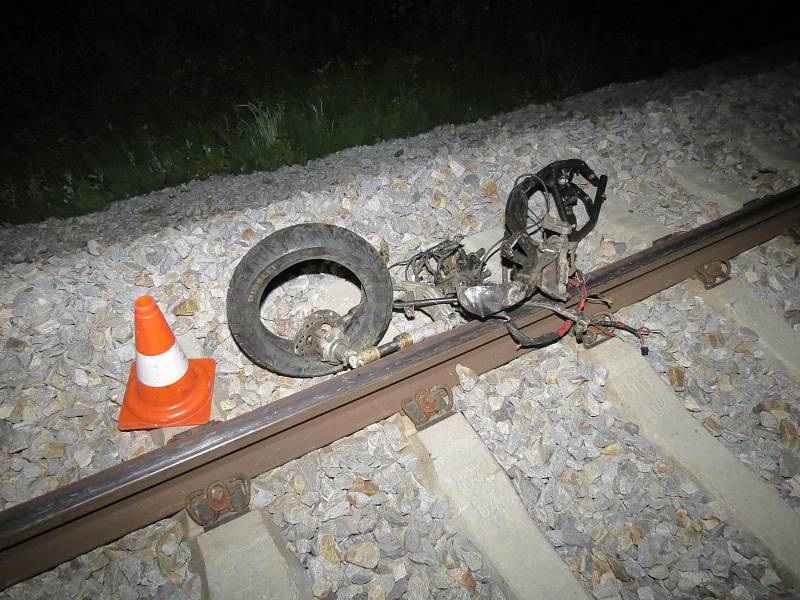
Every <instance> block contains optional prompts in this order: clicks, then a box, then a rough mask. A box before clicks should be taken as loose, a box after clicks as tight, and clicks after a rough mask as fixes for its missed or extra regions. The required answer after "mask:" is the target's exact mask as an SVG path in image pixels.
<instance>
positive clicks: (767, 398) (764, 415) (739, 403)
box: [621, 283, 800, 510]
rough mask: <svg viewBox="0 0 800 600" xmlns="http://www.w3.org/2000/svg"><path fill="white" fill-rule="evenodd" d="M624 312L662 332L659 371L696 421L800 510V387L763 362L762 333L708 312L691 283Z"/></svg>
mask: <svg viewBox="0 0 800 600" xmlns="http://www.w3.org/2000/svg"><path fill="white" fill-rule="evenodd" d="M795 285H796V284H795ZM621 314H622V315H623V316H624V319H626V320H627V321H629V322H633V323H637V324H638V323H646V324H647V326H648V327H651V328H653V329H660V330H662V331H663V332H664V334H665V335H664V337H660V336H651V337H650V338H649V346H650V348H651V352H650V353H649V355H648V357H647V359H648V361H649V362H650V364H651V365H652V366H653V368H654V369H655V370H656V371H657V372H658V373H659V374H660V375H661V377H662V379H663V380H664V381H665V382H666V383H668V384H669V385H671V387H672V389H673V390H675V393H676V394H677V395H678V396H679V397H680V398H682V399H683V402H684V406H685V407H686V409H687V410H688V411H689V412H690V413H691V414H692V416H693V417H695V418H696V419H698V420H699V421H700V422H702V423H703V425H704V427H705V428H706V429H707V430H708V431H710V432H711V433H712V434H713V435H714V436H716V437H718V438H719V440H720V441H721V442H722V443H723V444H725V446H727V447H728V449H729V450H730V451H731V452H732V453H733V454H734V455H735V456H737V457H738V458H739V459H740V460H741V461H742V462H744V463H745V464H746V465H747V466H748V467H750V468H751V469H752V470H753V471H755V472H756V473H758V474H759V475H760V476H761V477H763V478H764V479H765V480H766V481H768V482H769V483H770V484H772V485H773V486H775V488H776V490H777V491H778V492H779V493H780V494H781V496H783V498H784V499H785V500H786V501H787V503H788V504H789V505H790V506H792V507H794V508H795V510H800V443H798V437H797V430H798V427H800V382H798V381H796V380H794V379H792V378H791V377H790V376H789V375H787V374H786V373H785V372H784V371H783V370H782V369H781V368H780V366H779V365H776V364H774V363H773V362H772V361H771V360H770V359H769V358H768V357H767V356H765V351H764V349H763V348H761V347H760V345H759V343H758V340H759V335H758V332H756V331H753V330H752V329H749V328H747V327H742V326H739V325H737V324H736V323H734V322H732V321H731V320H729V319H727V318H725V317H724V316H723V315H720V314H719V313H717V312H715V311H714V310H712V309H710V308H708V307H706V306H705V305H704V304H703V298H702V295H701V296H695V295H694V293H693V292H692V291H691V289H690V287H689V285H688V284H686V283H682V284H679V285H677V286H675V287H673V288H671V289H669V290H665V291H664V292H662V293H661V294H658V295H656V296H653V297H651V298H649V299H647V300H645V301H644V302H641V303H639V304H637V305H635V306H632V307H628V308H626V309H624V310H622V311H621Z"/></svg>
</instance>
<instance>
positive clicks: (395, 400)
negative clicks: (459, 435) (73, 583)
mask: <svg viewBox="0 0 800 600" xmlns="http://www.w3.org/2000/svg"><path fill="white" fill-rule="evenodd" d="M799 220H800V186H798V187H794V188H792V189H789V190H787V191H785V192H782V193H780V194H776V195H773V196H767V197H764V198H759V199H756V200H753V201H751V202H749V203H747V205H745V207H744V208H742V209H741V210H739V211H737V212H735V213H731V214H730V215H726V216H724V217H722V218H720V219H717V220H716V221H713V222H711V223H708V224H706V225H703V226H700V227H697V228H695V229H692V230H691V231H688V232H686V233H682V234H677V235H672V236H668V237H667V238H664V239H662V240H658V241H656V242H655V243H654V244H653V246H651V247H650V248H648V249H646V250H643V251H641V252H638V253H636V254H633V255H631V256H628V257H626V258H623V259H622V260H619V261H617V262H615V263H613V264H610V265H608V266H606V267H603V268H601V269H598V270H596V271H594V272H593V273H591V275H590V278H589V282H590V285H589V290H590V292H592V293H600V294H603V295H604V296H606V297H608V298H611V299H612V300H613V302H614V308H615V309H618V308H621V307H623V306H627V305H629V304H632V303H635V302H638V301H640V300H643V299H644V298H647V297H648V296H651V295H653V294H655V293H657V292H659V291H661V290H663V289H666V288H668V287H670V286H672V285H674V284H676V283H678V282H680V281H682V280H684V279H686V278H688V277H691V276H692V275H693V274H694V273H695V270H696V269H697V268H699V267H701V266H703V265H705V264H707V263H709V262H712V261H715V260H720V259H727V258H731V257H733V256H736V255H737V254H740V253H741V252H743V251H745V250H747V249H749V248H752V247H754V246H756V245H758V244H761V243H763V242H765V241H767V240H769V239H771V238H773V237H775V236H776V235H779V234H780V233H782V232H783V231H785V230H786V229H787V228H788V227H789V226H790V225H791V224H793V223H795V222H797V221H799ZM572 304H573V305H574V304H575V301H573V302H572ZM588 306H589V307H590V308H589V311H591V307H592V305H588ZM597 310H600V307H598V308H597ZM512 314H513V317H514V320H515V322H516V323H517V325H518V326H519V327H520V329H521V330H522V331H523V332H524V333H525V334H526V335H528V336H531V337H533V336H537V335H541V334H543V333H546V332H550V331H554V330H556V329H557V328H558V327H559V326H560V325H561V324H562V322H563V321H562V320H561V319H560V318H559V317H556V316H554V315H553V314H552V313H550V312H548V311H545V310H541V309H533V308H531V307H527V306H525V305H523V306H521V307H520V308H518V309H516V310H515V311H513V313H512ZM525 352H527V351H526V350H521V349H518V348H517V346H516V344H515V343H514V342H513V340H512V339H511V338H510V337H509V335H508V334H507V332H506V329H505V327H504V326H503V324H502V323H501V322H498V321H496V320H489V321H483V322H481V321H472V322H470V323H467V324H465V325H462V326H460V327H458V328H457V329H455V330H453V331H451V332H449V333H445V334H441V335H438V336H436V337H434V338H431V339H429V340H426V341H424V342H422V343H420V344H419V345H416V346H412V347H411V348H409V349H407V350H403V351H402V352H399V353H397V354H394V355H391V356H388V357H386V358H383V359H381V360H379V361H377V362H375V363H372V364H370V365H367V366H366V367H363V368H360V369H357V370H355V371H350V372H347V373H343V374H341V375H339V376H337V377H334V378H331V379H329V380H327V381H324V382H322V383H320V384H317V385H315V386H313V387H310V388H308V389H305V390H302V391H300V392H298V393H296V394H293V395H291V396H289V397H286V398H283V399H280V400H277V401H275V402H273V403H271V404H269V405H268V406H264V407H261V408H257V409H255V410H253V411H251V412H249V413H247V414H244V415H241V416H238V417H236V418H234V419H231V420H230V421H225V422H216V423H210V424H208V425H204V426H201V427H197V428H195V429H193V430H192V431H191V433H190V435H188V436H186V437H182V436H178V437H176V438H175V439H173V440H172V441H171V442H170V443H168V444H166V445H165V446H163V447H161V448H159V449H157V450H153V451H152V452H148V453H147V454H144V455H141V456H139V457H136V458H134V459H132V460H129V461H127V462H125V463H122V464H120V465H117V466H114V467H112V468H110V469H106V470H105V471H102V472H99V473H96V474H94V475H91V476H89V477H85V478H83V479H81V480H79V481H76V482H74V483H70V484H68V485H66V486H64V487H62V488H59V489H57V490H54V491H52V492H49V493H47V494H44V495H42V496H39V497H38V498H34V499H32V500H29V501H27V502H24V503H22V504H18V505H16V506H13V507H12V508H9V509H7V510H4V511H2V512H0V589H4V588H6V587H8V586H10V585H13V584H14V583H17V582H19V581H22V580H25V579H27V578H29V577H32V576H34V575H37V574H39V573H42V572H44V571H46V570H48V569H50V568H52V567H55V566H56V565H58V564H60V563H62V562H64V561H67V560H70V559H72V558H74V557H76V556H79V555H80V554H83V553H85V552H88V551H89V550H91V549H93V548H96V547H98V546H101V545H103V544H106V543H108V542H111V541H113V540H116V539H118V538H120V537H121V536H123V535H125V534H126V533H129V532H131V531H134V530H136V529H140V528H142V527H145V526H147V525H149V524H151V523H154V522H155V521H157V520H159V519H161V518H164V517H167V516H170V515H173V514H175V513H177V512H178V511H180V510H181V509H182V508H183V507H184V502H185V498H186V496H187V495H188V494H189V493H191V492H194V491H195V490H199V489H205V488H206V486H208V485H209V484H210V483H212V482H214V481H217V480H225V479H226V478H227V477H229V476H230V475H232V474H234V473H243V474H245V475H247V476H248V477H254V476H256V475H259V474H261V473H264V472H266V471H269V470H270V469H273V468H275V467H277V466H280V465H282V464H284V463H286V462H288V461H290V460H292V459H294V458H297V457H299V456H302V455H304V454H306V453H308V452H311V451H312V450H315V449H317V448H321V447H323V446H325V445H327V444H330V443H331V442H333V441H335V440H337V439H339V438H342V437H344V436H346V435H349V434H351V433H353V432H355V431H358V430H360V429H362V428H364V427H366V426H367V425H369V424H371V423H374V422H376V421H379V420H381V419H384V418H386V417H389V416H390V415H392V414H394V413H396V412H398V411H399V410H400V405H401V402H402V401H403V400H404V399H406V398H408V397H411V396H413V395H414V394H415V393H416V392H418V391H420V390H423V389H427V388H430V387H432V386H434V385H446V386H451V385H455V384H456V383H457V381H458V379H457V377H456V373H455V366H456V365H457V364H463V365H466V366H469V367H471V368H472V369H474V370H475V371H476V372H478V373H484V372H486V371H489V370H491V369H494V368H496V367H499V366H501V365H503V364H505V363H507V362H509V361H511V360H513V359H514V358H516V357H518V356H521V355H522V354H524V353H525Z"/></svg>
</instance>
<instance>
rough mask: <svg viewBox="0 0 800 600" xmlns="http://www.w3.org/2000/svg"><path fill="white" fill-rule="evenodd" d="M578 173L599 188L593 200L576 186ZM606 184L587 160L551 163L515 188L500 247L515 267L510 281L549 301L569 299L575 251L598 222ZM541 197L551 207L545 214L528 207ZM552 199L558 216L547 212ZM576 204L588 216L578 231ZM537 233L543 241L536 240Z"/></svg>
mask: <svg viewBox="0 0 800 600" xmlns="http://www.w3.org/2000/svg"><path fill="white" fill-rule="evenodd" d="M575 175H581V176H582V177H583V178H584V179H585V180H586V181H588V182H589V183H590V184H591V185H593V186H594V187H596V188H597V190H596V192H595V196H594V199H592V198H590V197H589V196H588V194H586V192H584V191H583V190H582V189H581V188H580V187H578V185H577V184H575V183H574V182H573V179H574V177H575ZM607 182H608V178H607V177H606V176H605V175H603V176H601V177H598V176H597V175H595V173H594V171H592V170H591V169H590V168H589V166H588V165H587V164H586V163H585V162H583V161H582V160H578V159H572V160H562V161H557V162H554V163H551V164H549V165H547V166H546V167H544V168H543V169H541V170H540V171H539V172H538V173H536V174H535V175H529V176H526V177H523V178H522V179H521V181H519V182H518V183H517V184H516V185H515V186H514V189H512V190H511V193H510V194H509V197H508V200H507V202H506V212H505V217H506V229H507V230H508V236H507V238H506V239H505V240H504V242H503V246H502V253H503V257H504V258H505V259H506V260H508V261H510V262H511V263H512V265H513V268H512V272H511V279H512V280H520V281H522V282H524V283H525V284H526V285H528V286H529V287H531V288H533V289H538V290H540V291H541V292H542V293H544V294H546V295H547V296H550V297H551V298H555V299H558V300H562V301H564V300H566V299H567V298H568V296H569V295H568V293H567V288H566V286H567V279H568V278H569V276H570V275H571V274H572V273H573V272H574V271H575V249H576V247H577V244H578V242H579V241H581V240H582V239H583V238H585V237H586V236H587V235H588V234H589V232H590V231H591V230H592V229H593V228H594V226H595V225H596V224H597V219H598V218H599V216H600V208H601V207H602V205H603V202H604V200H605V189H606V184H607ZM537 193H541V194H543V195H544V198H545V202H546V203H547V204H546V209H545V212H544V214H543V215H542V216H537V215H535V213H533V212H532V210H531V208H530V207H529V200H530V199H531V198H532V197H533V196H534V194H537ZM550 198H552V201H553V204H554V205H555V208H556V212H557V214H558V218H556V217H554V216H552V215H550V214H549V212H548V211H549V202H550ZM578 202H580V203H581V204H582V205H583V207H584V209H585V211H586V218H587V220H586V222H585V223H584V224H583V225H582V226H581V227H580V228H578V219H577V217H576V215H575V211H574V207H575V206H577V204H578ZM531 216H533V218H532V219H531V218H530V217H531ZM539 232H541V239H536V238H534V237H533V235H534V234H536V233H539Z"/></svg>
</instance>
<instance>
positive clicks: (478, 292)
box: [457, 281, 535, 319]
mask: <svg viewBox="0 0 800 600" xmlns="http://www.w3.org/2000/svg"><path fill="white" fill-rule="evenodd" d="M534 291H535V288H533V289H531V287H530V286H529V285H527V284H526V283H524V282H522V281H509V282H507V283H500V284H489V285H473V286H471V287H468V288H463V289H461V290H459V291H458V293H457V297H458V302H459V304H460V305H461V306H462V307H463V308H464V309H465V310H467V311H469V312H471V313H472V314H473V315H477V316H479V317H481V318H482V319H485V318H486V317H489V316H491V315H494V314H497V313H499V312H501V311H503V310H506V309H507V308H511V307H512V306H516V305H517V304H519V303H520V302H523V301H524V300H525V299H526V298H529V297H530V296H531V295H532V294H533V292H534Z"/></svg>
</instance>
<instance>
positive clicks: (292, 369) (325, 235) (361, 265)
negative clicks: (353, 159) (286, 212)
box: [227, 223, 393, 377]
mask: <svg viewBox="0 0 800 600" xmlns="http://www.w3.org/2000/svg"><path fill="white" fill-rule="evenodd" d="M307 261H328V262H330V263H334V264H337V265H341V266H342V267H344V268H346V269H348V270H349V271H350V272H351V273H352V274H353V276H354V277H355V278H356V279H357V280H358V283H359V285H360V287H361V302H360V303H359V304H358V306H357V307H355V309H354V310H353V311H351V314H350V315H349V318H347V319H344V323H343V326H342V328H341V335H342V336H344V338H345V339H346V340H348V343H349V344H350V345H351V346H352V347H353V348H365V347H369V346H373V345H375V344H376V343H377V342H378V341H380V339H381V337H382V336H383V334H384V333H385V332H386V329H387V328H388V326H389V322H390V320H391V316H392V312H391V311H392V295H393V293H392V280H391V277H390V276H389V271H388V269H387V268H386V264H385V263H384V262H383V260H381V257H380V256H379V255H378V252H377V251H376V250H375V249H374V248H373V247H372V246H371V245H370V244H369V243H368V242H367V241H366V240H364V239H363V238H361V237H359V236H358V235H356V234H355V233H353V232H351V231H348V230H347V229H343V228H341V227H336V226H334V225H325V224H321V223H305V224H300V225H293V226H291V227H287V228H285V229H281V230H279V231H277V232H275V233H273V234H271V235H269V236H267V237H266V238H264V239H263V240H261V241H260V242H259V243H258V244H256V245H255V246H254V247H253V248H252V249H251V250H250V251H249V252H248V253H247V254H246V255H245V256H244V257H243V258H242V260H241V261H240V262H239V264H238V265H237V267H236V269H235V271H234V273H233V277H232V278H231V282H230V285H229V288H228V296H227V312H228V326H229V327H230V330H231V333H232V334H233V337H234V339H235V340H236V343H237V344H238V345H239V347H240V348H241V349H242V351H243V352H244V353H245V354H246V355H247V356H248V357H249V358H250V359H251V360H252V361H253V362H254V363H256V364H258V365H260V366H262V367H264V368H266V369H269V370H270V371H273V372H276V373H279V374H282V375H288V376H291V377H316V376H319V375H327V374H329V373H335V372H337V371H340V370H341V369H342V368H344V366H345V365H344V364H341V363H339V364H334V363H330V362H324V361H322V360H321V359H320V357H318V356H316V355H315V356H303V355H302V353H301V354H298V352H297V351H296V348H295V340H289V339H286V338H283V337H279V336H277V335H275V334H274V333H273V332H271V331H269V330H268V329H267V327H266V326H265V325H264V324H263V323H262V321H261V314H260V312H261V303H262V301H263V298H264V295H265V293H266V292H267V289H268V288H269V286H270V284H271V283H272V282H274V281H275V280H276V278H278V277H279V276H280V275H281V274H283V273H286V272H287V271H288V270H290V269H291V268H292V267H294V266H296V265H299V264H301V263H304V262H307Z"/></svg>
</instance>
